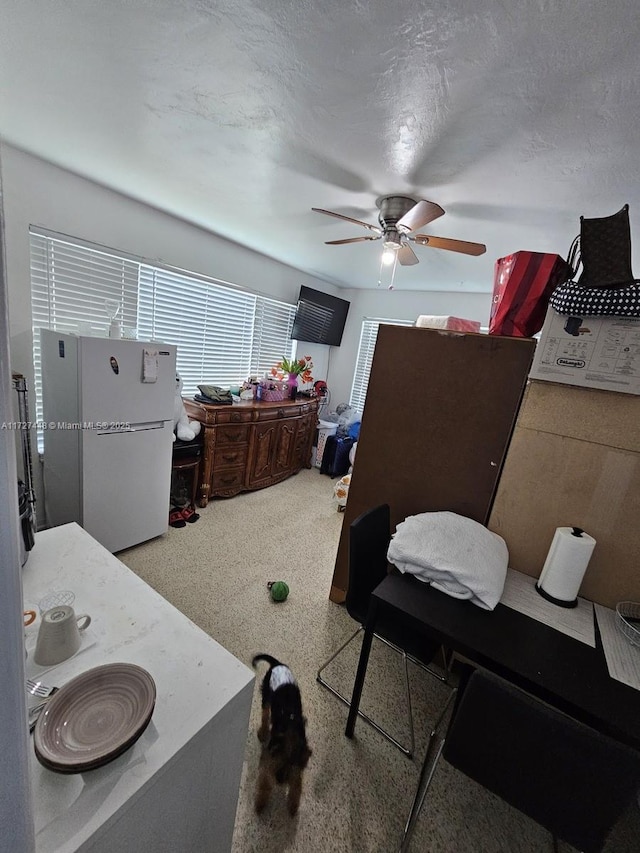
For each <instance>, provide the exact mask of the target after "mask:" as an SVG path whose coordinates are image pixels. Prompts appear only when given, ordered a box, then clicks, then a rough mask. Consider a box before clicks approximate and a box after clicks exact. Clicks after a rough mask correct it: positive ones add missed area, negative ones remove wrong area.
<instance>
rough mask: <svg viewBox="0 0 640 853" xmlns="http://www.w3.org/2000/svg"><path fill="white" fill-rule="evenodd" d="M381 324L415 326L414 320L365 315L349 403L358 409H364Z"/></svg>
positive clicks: (359, 410)
mask: <svg viewBox="0 0 640 853" xmlns="http://www.w3.org/2000/svg"><path fill="white" fill-rule="evenodd" d="M381 324H387V325H391V326H415V321H414V320H382V319H381V320H375V319H372V318H368V317H365V318H364V320H363V321H362V327H361V329H360V342H359V344H358V356H357V358H356V367H355V371H354V374H353V384H352V386H351V395H350V397H349V405H351V406H353V408H354V409H356V411H358V412H360V413H361V414H362V412H363V411H364V402H365V399H366V397H367V386H368V385H369V374H370V373H371V362H372V361H373V353H374V350H375V348H376V340H377V337H378V329H379V328H380V325H381Z"/></svg>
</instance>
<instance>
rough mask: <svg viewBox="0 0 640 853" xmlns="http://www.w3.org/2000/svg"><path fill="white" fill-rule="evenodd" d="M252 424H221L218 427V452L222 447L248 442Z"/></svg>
mask: <svg viewBox="0 0 640 853" xmlns="http://www.w3.org/2000/svg"><path fill="white" fill-rule="evenodd" d="M250 428H251V425H250V424H238V425H236V424H219V425H218V426H217V427H216V439H215V441H216V445H215V446H216V453H217V451H218V449H219V448H221V447H229V446H232V447H233V446H238V445H240V444H248V442H249V430H250Z"/></svg>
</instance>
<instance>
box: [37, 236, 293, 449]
mask: <svg viewBox="0 0 640 853" xmlns="http://www.w3.org/2000/svg"><path fill="white" fill-rule="evenodd" d="M30 246H31V302H32V323H33V350H34V352H33V355H34V372H35V398H36V419H37V420H38V421H41V420H42V370H41V354H40V333H39V329H40V328H43V327H44V328H49V329H55V330H57V331H59V332H75V333H76V334H98V335H105V334H107V328H108V324H109V319H108V316H107V313H106V306H105V300H107V299H110V300H113V301H115V302H117V303H118V304H119V305H120V313H119V315H118V319H119V320H120V324H121V326H122V327H123V328H126V327H130V328H132V329H137V330H138V338H139V339H140V340H157V341H164V342H165V343H169V344H175V345H176V346H177V347H178V355H177V367H178V371H179V372H180V375H181V377H182V380H183V393H184V394H185V395H192V394H195V393H197V390H198V389H197V386H198V384H200V383H202V382H208V383H212V384H216V385H222V386H225V385H231V384H234V383H238V382H241V381H243V380H244V379H246V378H247V377H248V376H250V375H253V374H256V375H262V374H264V373H265V371H267V370H269V368H270V367H272V366H274V365H275V364H276V362H278V361H280V360H281V359H282V357H283V356H287V357H291V356H292V355H294V346H295V342H294V341H292V340H291V329H292V327H293V320H294V317H295V313H296V306H295V305H290V304H288V303H286V302H280V301H278V300H276V299H269V298H267V297H264V296H260V295H258V294H254V293H250V292H248V291H246V290H242V289H241V288H236V287H232V286H229V285H226V284H221V283H220V282H217V281H215V280H213V279H209V278H206V277H204V276H199V275H196V274H195V273H189V272H185V271H176V270H173V269H171V268H168V267H158V266H155V265H152V264H149V263H147V262H146V261H145V260H144V259H143V258H136V257H134V256H131V255H123V254H120V253H118V252H116V251H113V250H111V249H107V248H105V247H103V246H97V245H95V244H89V243H83V242H80V241H77V240H75V239H74V238H71V237H66V236H63V235H61V234H55V233H53V232H48V231H44V230H39V229H31V233H30ZM38 448H39V450H42V436H41V435H38Z"/></svg>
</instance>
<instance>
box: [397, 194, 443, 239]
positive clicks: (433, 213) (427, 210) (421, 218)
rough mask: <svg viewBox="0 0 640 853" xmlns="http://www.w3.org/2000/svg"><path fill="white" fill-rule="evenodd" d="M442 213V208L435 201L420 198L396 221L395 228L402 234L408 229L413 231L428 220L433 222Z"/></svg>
mask: <svg viewBox="0 0 640 853" xmlns="http://www.w3.org/2000/svg"><path fill="white" fill-rule="evenodd" d="M443 214H444V210H443V209H442V208H441V207H440V205H439V204H436V203H435V201H425V200H424V199H421V200H420V201H419V202H417V204H414V205H413V207H412V208H411V210H408V211H407V212H406V213H405V215H404V216H402V217H401V218H400V219H398V221H397V222H396V228H397V229H398V231H400V232H401V233H403V234H406V233H407V232H409V231H415V230H416V228H422V226H423V225H427V224H428V223H429V222H433V220H434V219H437V218H438V217H439V216H442V215H443Z"/></svg>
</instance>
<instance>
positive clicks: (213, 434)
mask: <svg viewBox="0 0 640 853" xmlns="http://www.w3.org/2000/svg"><path fill="white" fill-rule="evenodd" d="M184 406H185V409H186V411H187V414H188V416H189V419H190V420H194V421H200V423H201V424H202V431H203V433H204V436H203V444H204V456H203V459H202V464H201V465H200V481H199V484H198V495H199V504H200V506H201V507H205V506H206V505H207V503H208V502H209V500H210V498H212V497H224V498H229V497H232V496H233V495H237V494H238V493H239V492H244V491H249V490H252V489H264V488H265V487H266V486H272V485H273V484H274V483H279V482H280V481H281V480H285V479H286V478H287V477H290V476H291V475H292V474H296V473H297V472H298V471H299V470H300V469H301V468H303V467H304V468H310V467H311V448H312V444H313V437H314V433H315V428H316V423H317V420H318V418H317V410H318V402H317V400H313V399H299V400H283V401H282V402H279V403H264V402H254V401H253V400H248V401H244V400H243V401H242V402H241V403H234V404H233V405H232V406H216V405H207V404H206V403H199V402H197V401H196V400H190V399H188V398H184Z"/></svg>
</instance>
